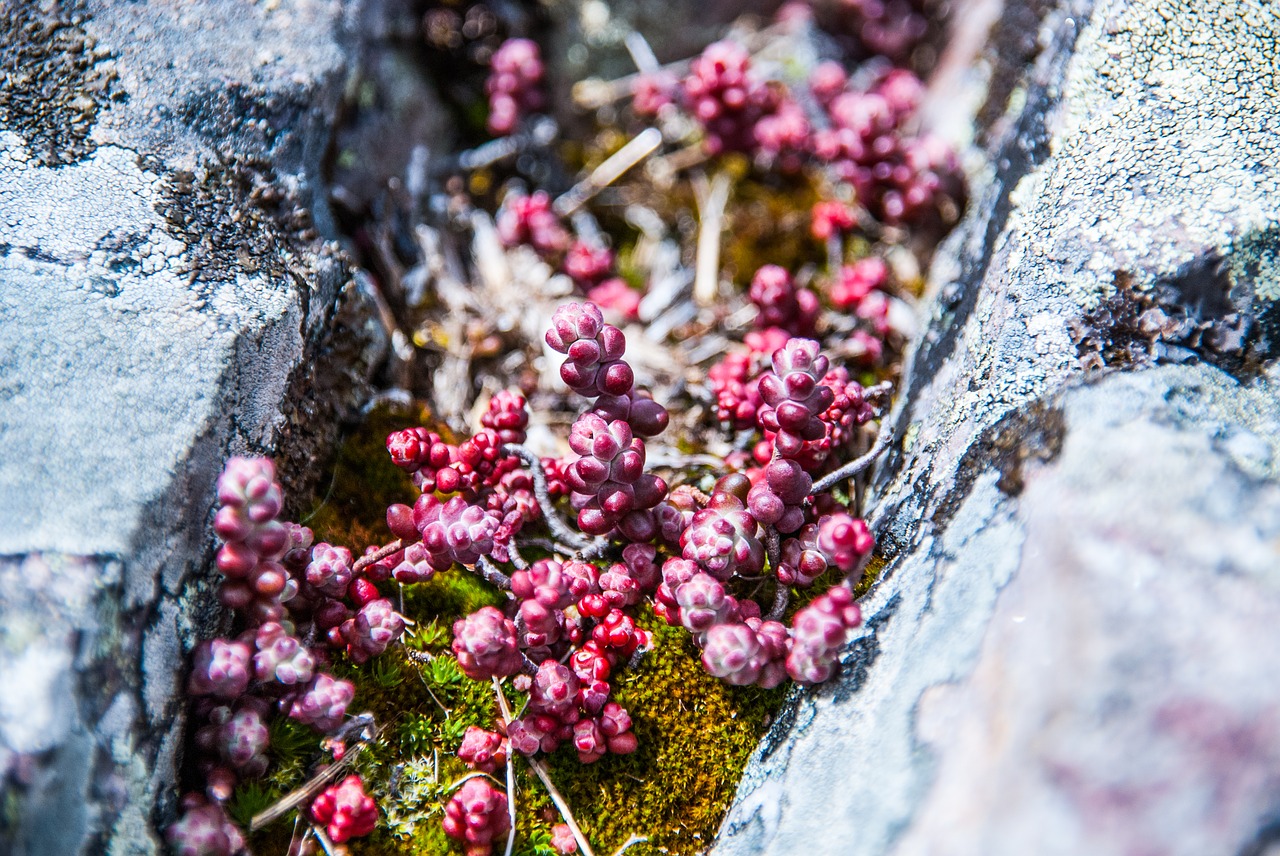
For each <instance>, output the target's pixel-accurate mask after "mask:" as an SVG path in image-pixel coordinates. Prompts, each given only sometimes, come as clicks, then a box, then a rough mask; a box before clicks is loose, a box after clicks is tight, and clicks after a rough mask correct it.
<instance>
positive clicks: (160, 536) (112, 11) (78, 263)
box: [0, 0, 378, 854]
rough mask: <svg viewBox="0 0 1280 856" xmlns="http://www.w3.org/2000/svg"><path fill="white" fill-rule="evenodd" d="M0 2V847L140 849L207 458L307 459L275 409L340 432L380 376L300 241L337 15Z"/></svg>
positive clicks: (287, 0) (168, 712)
mask: <svg viewBox="0 0 1280 856" xmlns="http://www.w3.org/2000/svg"><path fill="white" fill-rule="evenodd" d="M4 8H5V16H4V21H3V23H0V58H2V59H3V65H4V68H5V69H6V74H7V75H8V74H11V75H12V76H11V77H7V78H6V84H5V86H4V87H3V94H0V450H2V451H0V578H3V580H4V582H3V586H2V587H0V676H3V679H4V681H5V684H6V686H8V687H10V688H11V689H10V690H9V691H8V693H7V694H6V697H5V699H4V701H3V702H0V792H3V798H4V800H5V805H6V810H5V812H4V813H3V818H2V819H0V841H4V842H5V843H6V844H7V845H8V846H9V847H10V849H11V851H12V852H15V853H19V854H35V853H50V854H74V853H148V852H156V851H158V849H159V848H160V844H159V839H158V837H157V834H156V825H157V824H158V823H161V822H163V821H164V820H165V819H166V818H167V817H168V815H169V813H170V812H171V811H172V807H173V804H174V802H175V801H176V798H177V792H176V790H175V787H174V782H175V779H176V774H175V767H174V764H175V757H176V753H177V749H178V747H179V745H180V742H181V734H182V732H181V728H182V723H183V719H184V717H183V707H184V706H183V703H182V701H181V699H180V698H178V696H177V695H176V693H177V690H178V688H179V686H180V684H181V681H182V676H183V673H184V670H185V659H186V658H185V651H186V650H187V649H188V648H189V647H190V644H191V641H192V639H193V638H194V637H195V635H197V630H199V631H201V632H204V631H208V630H209V629H211V627H212V626H213V625H214V624H216V623H217V621H218V620H219V616H218V615H217V614H216V612H213V613H211V612H210V611H209V610H208V608H207V604H208V603H209V602H210V594H211V591H212V584H213V579H212V572H211V563H210V561H209V560H210V557H211V554H212V547H213V541H212V536H211V533H210V531H209V528H208V520H209V514H210V511H211V507H212V503H213V494H214V483H215V480H216V476H217V474H218V472H219V470H220V469H221V466H222V461H223V460H224V458H225V457H226V456H227V455H228V454H231V453H235V452H243V451H255V452H262V451H269V450H272V449H273V447H274V443H275V439H276V438H277V437H278V436H280V435H281V434H283V433H288V434H290V436H291V441H290V449H291V454H292V455H294V456H296V457H299V458H302V459H306V458H307V457H308V456H310V455H312V454H314V453H315V451H316V449H317V448H318V446H317V444H318V442H319V441H320V440H322V439H323V435H324V433H325V431H326V430H329V428H324V427H322V428H318V429H317V428H300V427H298V426H297V425H295V424H292V423H290V422H289V420H288V419H286V417H285V414H283V413H282V409H281V408H282V401H283V400H284V399H285V398H286V397H289V398H293V399H295V400H297V399H302V398H304V396H305V395H309V394H310V392H311V390H313V389H315V388H321V389H322V392H321V393H320V394H317V395H315V396H313V397H312V398H311V400H309V401H308V408H307V409H308V411H309V412H308V414H307V416H308V417H309V418H315V417H324V416H326V415H327V416H329V417H332V416H333V415H334V414H335V413H341V412H342V411H343V409H344V408H348V407H350V405H351V404H352V401H353V396H354V394H355V393H354V390H355V389H356V387H357V386H358V384H359V381H360V376H361V373H362V372H367V371H368V370H369V367H370V365H371V363H372V362H373V361H375V360H376V358H377V347H378V344H377V341H376V337H372V338H371V336H370V335H369V330H368V326H367V324H366V323H365V321H364V320H363V319H364V318H365V314H364V313H363V311H362V309H361V305H362V302H361V297H360V295H359V293H358V291H357V289H356V288H355V287H354V286H352V285H349V284H348V273H347V269H346V266H345V264H344V263H343V262H342V261H341V259H340V258H339V256H338V254H337V252H336V251H335V249H334V248H333V247H332V246H330V245H327V244H326V243H324V241H323V240H322V239H321V236H323V235H327V234H331V227H330V225H329V220H328V215H327V213H326V212H327V207H326V205H325V203H324V200H323V195H322V194H318V193H317V190H318V185H317V179H318V176H319V174H320V162H321V157H322V155H323V153H324V151H325V149H326V147H327V145H328V139H329V133H330V125H331V124H332V122H333V120H334V115H335V112H336V108H337V104H338V101H339V99H340V97H341V94H342V91H343V86H344V84H345V82H346V80H347V74H348V71H349V65H350V63H351V60H352V49H351V47H350V46H349V39H348V36H347V34H346V32H345V30H344V18H343V15H344V14H346V10H344V8H343V7H341V6H339V5H338V4H336V3H331V2H319V0H281V2H272V3H258V4H245V3H238V2H219V1H218V0H198V2H188V3H181V4H177V5H174V4H163V3H110V2H85V3H75V4H67V5H64V6H59V5H58V4H56V3H39V4H38V3H16V4H5V7H4ZM335 325H344V329H345V330H346V334H347V335H345V337H344V339H343V341H342V342H337V343H335V341H334V339H333V336H332V335H331V331H332V330H333V329H334V327H335ZM335 352H342V357H343V358H344V359H348V360H350V362H351V365H352V367H351V368H350V369H342V370H338V369H336V368H333V366H332V365H331V364H326V363H324V362H323V360H319V361H318V359H317V355H325V354H330V353H335ZM326 366H327V367H326ZM321 424H322V425H323V424H325V423H323V421H322V422H321ZM334 424H335V422H334V420H333V419H332V418H330V420H329V423H328V425H329V426H330V427H331V426H333V425H334ZM13 687H17V688H18V689H17V695H16V697H15V696H14V695H13V689H12V688H13Z"/></svg>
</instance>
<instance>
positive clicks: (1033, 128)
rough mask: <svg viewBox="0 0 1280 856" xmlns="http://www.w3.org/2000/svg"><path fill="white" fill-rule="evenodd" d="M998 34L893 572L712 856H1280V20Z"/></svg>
mask: <svg viewBox="0 0 1280 856" xmlns="http://www.w3.org/2000/svg"><path fill="white" fill-rule="evenodd" d="M993 32H994V33H996V34H997V37H994V38H995V40H994V41H993V42H992V43H991V45H990V47H989V48H988V49H987V53H986V55H985V56H984V63H985V65H982V66H980V68H984V69H985V72H986V75H985V81H984V82H983V84H982V86H983V88H984V91H985V92H987V93H989V94H990V95H991V97H992V98H998V99H999V100H1000V103H999V105H997V106H993V105H992V104H990V103H988V104H987V105H985V106H984V107H982V108H981V109H980V110H979V115H984V116H987V117H998V118H994V119H993V120H992V121H991V122H990V124H988V125H986V126H985V127H984V128H981V129H980V131H981V133H980V134H979V140H980V141H982V142H984V143H985V146H986V152H987V155H988V157H989V163H990V166H989V167H988V168H987V169H986V170H985V172H984V173H983V174H981V175H980V176H979V178H978V181H977V186H976V187H975V194H974V198H975V202H974V205H973V208H972V210H971V211H970V213H969V215H968V218H967V220H966V221H965V222H964V223H963V224H962V226H961V228H960V229H959V230H958V232H957V233H956V234H955V235H953V237H952V238H951V239H950V240H949V242H948V244H947V245H946V246H945V247H944V249H943V251H942V253H941V254H940V257H939V264H938V267H937V269H936V270H935V276H934V280H933V286H932V289H931V293H930V295H929V296H928V298H927V300H926V303H925V312H926V313H927V315H928V329H927V333H926V335H925V337H924V339H923V341H922V342H921V343H920V345H919V347H918V349H917V350H916V352H915V355H914V360H913V363H912V365H911V367H910V369H909V371H908V379H907V383H906V386H905V389H904V393H903V395H902V398H901V400H900V403H899V406H898V409H897V411H896V412H895V416H894V418H895V419H896V424H897V426H898V439H897V442H896V443H895V445H894V450H893V452H892V454H891V456H890V457H889V459H888V460H887V461H886V463H885V465H884V466H883V467H882V471H881V473H880V474H879V478H878V490H877V492H876V502H877V504H876V507H875V511H874V513H873V522H874V525H875V528H876V530H877V534H878V537H879V541H880V549H881V551H882V552H883V554H884V555H885V556H886V558H887V559H888V560H889V561H888V565H887V569H886V572H885V575H884V577H883V578H882V580H881V581H880V582H879V583H878V584H877V585H876V587H875V588H874V589H873V590H872V591H871V593H870V594H869V595H868V596H867V598H866V603H865V604H864V606H865V610H866V614H867V617H868V621H867V626H866V628H865V630H864V632H863V633H862V635H861V637H860V638H859V639H858V640H856V641H855V642H854V643H853V644H852V646H851V648H850V650H849V652H848V654H847V656H846V658H845V662H846V668H845V670H844V672H843V675H842V676H841V677H840V678H839V679H838V680H837V682H836V683H835V684H834V685H831V686H827V687H823V688H820V689H818V690H816V691H813V692H806V693H797V695H796V697H795V698H794V699H793V702H792V704H791V705H790V707H789V709H788V711H787V714H786V715H785V716H784V717H782V718H781V719H780V720H779V722H778V723H777V725H776V727H775V728H774V730H773V733H772V734H771V735H770V736H769V738H768V740H766V741H765V743H764V744H763V745H762V747H761V748H760V750H759V752H758V753H757V755H756V757H755V758H754V759H753V761H752V762H751V764H750V766H749V768H748V772H747V775H746V777H745V779H744V781H743V783H742V785H741V788H740V790H739V793H738V797H737V801H736V804H735V805H734V806H733V808H732V809H731V810H730V813H729V816H728V817H727V819H726V821H725V824H724V828H723V830H722V836H721V840H720V841H719V843H718V844H717V847H716V849H715V851H714V852H715V853H717V854H726V856H728V854H732V856H738V855H739V854H757V853H776V854H784V853H800V852H803V853H831V854H849V856H856V854H885V853H894V854H918V853H921V854H961V856H967V854H974V856H977V854H983V856H1001V854H1026V853H1037V854H1081V853H1089V854H1187V856H1193V854H1204V853H1227V854H1261V853H1264V852H1270V851H1269V848H1270V847H1271V846H1272V844H1273V843H1274V842H1278V841H1280V724H1278V723H1280V718H1278V714H1280V658H1277V656H1276V653H1275V652H1277V651H1280V620H1277V619H1278V618H1280V375H1278V374H1277V370H1276V369H1275V367H1274V365H1273V363H1274V357H1275V356H1276V349H1277V345H1276V342H1275V334H1276V329H1277V326H1276V325H1277V318H1278V316H1277V310H1276V305H1275V303H1274V301H1275V300H1276V298H1277V297H1278V296H1280V266H1278V265H1277V260H1278V259H1280V226H1278V225H1277V224H1278V222H1280V194H1278V193H1277V191H1278V190H1280V187H1277V185H1278V184H1280V167H1278V166H1277V164H1280V136H1278V135H1276V134H1275V132H1274V121H1275V117H1276V116H1277V115H1280V89H1278V88H1277V86H1276V79H1275V62H1274V53H1275V48H1274V46H1275V44H1276V42H1277V39H1278V38H1280V19H1278V18H1277V16H1276V10H1275V8H1274V6H1273V5H1272V4H1268V3H1263V2H1238V3H1226V2H1189V0H1187V2H1157V0H1134V2H1119V1H1118V0H1114V1H1113V2H1104V1H1103V0H1098V2H1096V3H1094V2H1088V0H1076V2H1070V0H1058V2H1055V3H1028V2H1015V3H1012V4H1010V5H1009V6H1008V7H1007V8H1006V9H1005V10H1004V11H1003V13H1002V17H1001V19H1000V22H999V23H998V24H997V25H996V28H995V30H994V31H993ZM1027 48H1031V50H1030V51H1029V52H1028V50H1027ZM1029 55H1034V59H1033V61H1032V62H1031V63H1030V65H1029V68H1028V69H1027V70H1026V71H1025V73H1022V72H1021V71H1020V69H1019V67H1018V66H1016V65H1010V62H1011V61H1012V62H1015V63H1020V62H1022V61H1023V59H1024V58H1025V57H1026V56H1029ZM981 101H982V99H981V98H973V97H964V98H958V99H957V103H971V104H980V103H981ZM1278 846H1280V845H1278Z"/></svg>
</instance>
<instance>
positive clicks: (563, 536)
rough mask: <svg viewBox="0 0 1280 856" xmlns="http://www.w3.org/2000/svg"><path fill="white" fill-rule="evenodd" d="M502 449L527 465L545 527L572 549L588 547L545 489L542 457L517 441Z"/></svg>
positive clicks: (545, 480) (545, 475)
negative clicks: (564, 518)
mask: <svg viewBox="0 0 1280 856" xmlns="http://www.w3.org/2000/svg"><path fill="white" fill-rule="evenodd" d="M502 451H503V453H505V454H508V455H515V456H516V457H517V458H519V459H520V460H522V461H524V462H525V465H526V466H528V467H529V472H530V474H531V475H532V476H533V495H534V498H535V499H537V500H538V505H539V506H540V507H541V508H542V516H543V518H544V519H545V520H546V522H547V528H548V529H550V530H551V533H552V534H553V535H555V536H556V538H558V539H560V540H561V541H563V542H564V543H565V544H568V545H569V546H570V547H572V548H573V549H574V550H585V549H586V548H588V547H590V546H591V542H590V541H589V540H587V539H586V538H584V537H582V536H581V535H579V534H578V533H577V532H574V531H573V530H572V529H570V528H569V527H568V525H567V524H566V523H565V522H564V520H563V519H561V517H560V512H559V511H558V510H557V509H556V505H555V503H554V502H552V501H551V493H550V492H549V491H548V490H547V472H546V470H544V469H543V468H542V459H541V458H539V457H538V456H537V455H535V454H534V453H533V452H531V451H530V450H529V449H526V448H525V447H524V446H521V445H520V444H519V443H506V444H505V445H503V447H502ZM566 552H572V551H566Z"/></svg>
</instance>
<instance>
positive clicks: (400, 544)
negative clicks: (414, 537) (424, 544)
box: [351, 538, 409, 576]
mask: <svg viewBox="0 0 1280 856" xmlns="http://www.w3.org/2000/svg"><path fill="white" fill-rule="evenodd" d="M407 546H409V545H408V544H406V543H404V541H403V540H402V539H400V538H397V539H396V540H394V541H392V542H391V543H390V544H387V545H386V546H385V547H379V548H378V549H377V550H376V551H374V552H372V553H370V554H369V555H367V556H361V557H360V558H359V559H356V563H355V564H354V565H352V566H351V574H352V575H353V576H359V575H360V573H361V572H362V571H363V570H364V569H365V568H367V567H369V566H370V565H372V564H373V563H374V562H381V561H382V560H383V559H385V558H386V557H387V556H390V555H391V554H392V553H399V552H400V551H401V550H403V549H404V548H405V547H407Z"/></svg>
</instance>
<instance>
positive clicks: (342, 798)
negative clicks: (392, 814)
mask: <svg viewBox="0 0 1280 856" xmlns="http://www.w3.org/2000/svg"><path fill="white" fill-rule="evenodd" d="M310 814H311V819H312V820H313V821H315V822H316V823H318V824H321V825H323V826H324V827H325V830H326V832H327V833H328V835H329V840H330V841H332V842H334V843H335V844H342V843H343V842H344V841H347V840H349V839H352V838H363V837H364V836H366V835H368V834H369V833H371V832H373V827H374V826H375V825H376V824H377V822H378V806H377V804H376V803H374V801H373V797H371V796H369V795H368V794H366V793H365V792H364V782H363V781H361V779H360V777H359V776H355V775H352V776H347V777H346V778H345V779H343V780H342V781H341V782H339V783H338V784H336V785H333V786H331V787H329V788H326V789H325V790H323V791H321V792H320V794H319V795H318V796H317V797H316V798H315V799H314V800H312V802H311V809H310Z"/></svg>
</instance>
